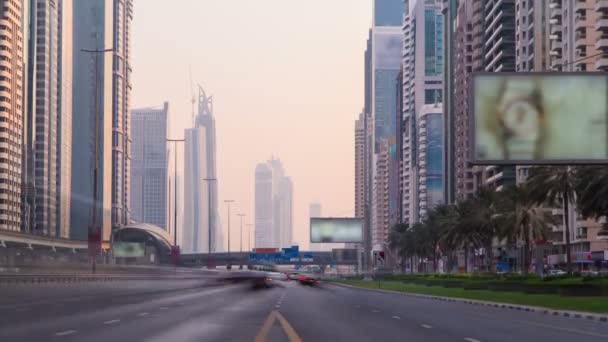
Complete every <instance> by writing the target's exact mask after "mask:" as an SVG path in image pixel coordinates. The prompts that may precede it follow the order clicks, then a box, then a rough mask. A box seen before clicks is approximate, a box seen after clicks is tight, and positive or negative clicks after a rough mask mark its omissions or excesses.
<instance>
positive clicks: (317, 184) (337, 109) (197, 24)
mask: <svg viewBox="0 0 608 342" xmlns="http://www.w3.org/2000/svg"><path fill="white" fill-rule="evenodd" d="M371 6H372V5H371V1H369V0H172V1H166V0H136V1H135V9H134V19H133V34H132V37H131V38H132V49H133V56H132V64H133V97H132V99H133V100H132V106H133V108H136V107H142V106H153V105H161V104H162V103H163V101H169V103H170V112H171V113H170V115H171V117H170V127H171V129H170V136H171V137H173V138H182V137H183V135H184V128H186V127H187V126H190V122H191V107H190V98H191V89H190V81H189V76H188V68H189V66H191V68H192V78H193V81H194V83H200V84H201V85H202V86H203V87H204V88H205V90H206V91H207V93H208V94H212V95H213V97H214V112H215V113H214V114H215V119H216V126H217V132H216V134H217V156H218V161H217V162H218V165H217V167H218V170H217V172H218V179H219V200H220V215H221V217H222V226H223V228H224V231H226V225H227V222H226V218H227V214H226V206H225V204H224V203H223V200H224V199H234V200H236V202H235V203H234V204H233V205H232V209H231V230H232V234H231V239H232V242H231V246H232V249H233V250H234V249H235V248H236V249H238V238H239V235H238V234H239V229H238V228H239V218H238V217H237V216H236V215H235V214H236V213H238V212H242V213H245V214H246V215H247V217H245V223H254V168H255V165H256V164H257V163H258V162H261V161H265V160H267V159H269V158H270V156H271V155H274V156H275V157H277V158H279V159H281V161H282V162H283V166H284V167H285V169H286V172H287V175H289V176H290V177H291V178H292V181H293V183H294V239H295V240H296V241H297V242H299V243H300V245H301V246H303V247H308V240H309V237H308V204H309V203H310V202H313V201H318V202H320V203H321V204H322V206H323V214H324V215H333V216H350V215H353V211H354V209H353V207H354V203H353V187H354V185H353V183H354V178H353V177H354V176H353V175H354V120H355V119H356V117H357V115H358V113H359V112H360V111H361V108H362V106H363V52H364V49H365V44H366V43H365V42H366V38H367V30H368V28H369V26H370V24H371ZM180 150H181V148H180ZM180 164H181V165H180V166H178V169H181V168H183V164H182V163H180ZM244 240H245V242H244V243H246V239H244Z"/></svg>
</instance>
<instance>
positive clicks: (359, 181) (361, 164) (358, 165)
mask: <svg viewBox="0 0 608 342" xmlns="http://www.w3.org/2000/svg"><path fill="white" fill-rule="evenodd" d="M311 206H312V204H311ZM364 216H365V114H364V113H361V114H359V118H358V119H357V120H356V121H355V217H361V218H363V217H364ZM311 217H312V216H311Z"/></svg>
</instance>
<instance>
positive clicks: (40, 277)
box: [0, 274, 205, 285]
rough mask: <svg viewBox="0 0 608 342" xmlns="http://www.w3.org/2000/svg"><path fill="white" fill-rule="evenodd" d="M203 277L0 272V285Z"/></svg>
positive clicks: (195, 276)
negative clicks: (18, 273) (16, 273)
mask: <svg viewBox="0 0 608 342" xmlns="http://www.w3.org/2000/svg"><path fill="white" fill-rule="evenodd" d="M203 279H205V277H202V276H201V275H195V274H187V275H183V274H182V275H152V274H151V275H117V274H89V275H83V274H20V275H15V274H10V275H9V274H0V285H15V284H42V283H80V282H94V281H95V282H108V281H126V280H140V281H141V280H203Z"/></svg>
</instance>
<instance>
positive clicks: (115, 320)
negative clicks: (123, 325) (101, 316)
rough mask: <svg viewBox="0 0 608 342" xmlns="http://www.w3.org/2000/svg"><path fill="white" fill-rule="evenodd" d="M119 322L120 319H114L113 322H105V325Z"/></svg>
mask: <svg viewBox="0 0 608 342" xmlns="http://www.w3.org/2000/svg"><path fill="white" fill-rule="evenodd" d="M118 322H120V320H119V319H112V320H109V321H105V322H103V324H105V325H110V324H116V323H118Z"/></svg>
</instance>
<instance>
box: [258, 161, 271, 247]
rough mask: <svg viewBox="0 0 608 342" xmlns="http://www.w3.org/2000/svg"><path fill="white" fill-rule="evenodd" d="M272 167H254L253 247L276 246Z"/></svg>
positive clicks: (259, 165)
mask: <svg viewBox="0 0 608 342" xmlns="http://www.w3.org/2000/svg"><path fill="white" fill-rule="evenodd" d="M272 225H273V196H272V168H270V166H269V165H268V164H267V163H260V164H258V165H257V166H256V168H255V247H257V248H259V247H276V246H275V245H274V243H275V241H274V237H273V226H272Z"/></svg>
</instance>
